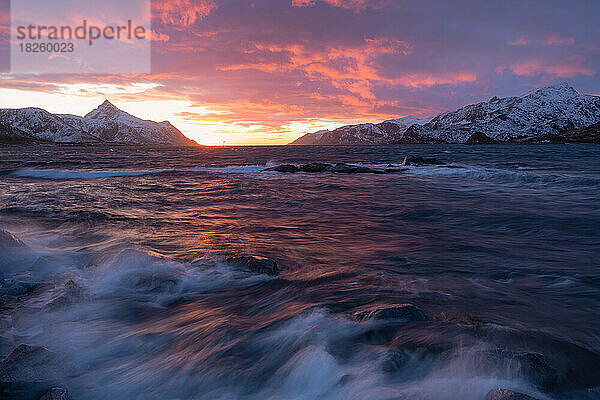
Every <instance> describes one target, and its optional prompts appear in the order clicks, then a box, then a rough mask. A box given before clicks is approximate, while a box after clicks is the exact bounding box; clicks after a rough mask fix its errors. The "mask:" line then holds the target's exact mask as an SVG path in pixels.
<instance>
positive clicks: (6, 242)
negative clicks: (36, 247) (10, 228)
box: [0, 229, 26, 250]
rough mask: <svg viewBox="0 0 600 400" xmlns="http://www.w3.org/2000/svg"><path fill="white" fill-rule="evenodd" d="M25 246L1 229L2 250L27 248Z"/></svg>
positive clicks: (0, 243)
mask: <svg viewBox="0 0 600 400" xmlns="http://www.w3.org/2000/svg"><path fill="white" fill-rule="evenodd" d="M25 247H26V246H25V244H24V243H23V242H22V241H21V240H19V238H17V237H16V236H15V235H13V234H12V233H10V232H7V231H5V230H2V229H0V250H5V249H18V248H25Z"/></svg>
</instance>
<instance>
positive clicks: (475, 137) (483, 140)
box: [465, 132, 499, 144]
mask: <svg viewBox="0 0 600 400" xmlns="http://www.w3.org/2000/svg"><path fill="white" fill-rule="evenodd" d="M465 143H466V144H495V143H499V142H498V141H496V140H494V139H492V138H491V137H489V136H487V135H486V134H485V133H483V132H475V133H474V134H472V135H471V136H469V138H468V139H467V141H466V142H465Z"/></svg>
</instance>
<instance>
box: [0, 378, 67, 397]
mask: <svg viewBox="0 0 600 400" xmlns="http://www.w3.org/2000/svg"><path fill="white" fill-rule="evenodd" d="M50 388H52V384H50V383H48V382H1V381H0V399H2V400H40V399H41V398H42V396H44V395H45V394H46V393H48V390H50ZM65 399H66V398H65Z"/></svg>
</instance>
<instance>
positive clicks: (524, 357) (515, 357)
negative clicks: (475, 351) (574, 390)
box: [483, 349, 558, 390]
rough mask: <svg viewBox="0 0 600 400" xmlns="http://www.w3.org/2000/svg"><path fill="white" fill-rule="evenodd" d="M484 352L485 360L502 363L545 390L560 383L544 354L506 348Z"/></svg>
mask: <svg viewBox="0 0 600 400" xmlns="http://www.w3.org/2000/svg"><path fill="white" fill-rule="evenodd" d="M483 354H484V357H485V361H492V362H493V363H494V364H495V365H498V364H500V365H501V368H502V369H503V370H505V371H507V372H509V373H512V374H513V375H514V376H515V377H519V378H523V379H526V380H527V381H529V382H531V383H533V384H535V385H536V386H538V387H540V388H542V389H544V390H551V389H553V388H555V387H556V385H557V383H558V374H557V372H556V370H555V369H554V368H553V367H552V366H551V365H550V364H549V363H548V361H547V360H546V357H544V355H543V354H540V353H531V352H514V351H509V350H504V349H496V350H491V351H486V352H484V353H483Z"/></svg>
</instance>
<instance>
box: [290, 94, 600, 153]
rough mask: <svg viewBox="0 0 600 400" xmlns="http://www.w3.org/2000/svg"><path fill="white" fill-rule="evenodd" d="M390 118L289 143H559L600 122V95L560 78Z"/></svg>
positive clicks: (324, 132) (572, 139)
mask: <svg viewBox="0 0 600 400" xmlns="http://www.w3.org/2000/svg"><path fill="white" fill-rule="evenodd" d="M407 118H408V117H407ZM400 120H402V119H400ZM392 121H398V120H391V121H385V122H382V123H379V124H359V125H348V126H343V127H340V128H337V129H335V130H333V131H320V132H315V133H309V134H306V135H304V136H302V137H300V138H298V139H297V140H295V141H294V142H292V143H290V144H295V145H296V144H317V145H344V144H353V145H363V144H404V143H513V142H536V141H539V142H542V141H543V142H546V141H548V142H563V141H565V140H561V135H562V134H563V133H565V132H568V131H571V134H570V135H571V136H570V139H569V140H567V141H570V142H573V141H577V137H576V136H573V133H572V132H575V131H576V130H578V129H582V128H586V127H588V126H591V125H593V124H596V123H598V122H600V97H598V96H591V95H581V94H579V93H578V92H577V91H576V90H575V89H574V88H573V87H571V86H570V85H569V84H567V83H561V84H558V85H554V86H547V87H543V88H540V89H536V90H533V91H531V92H529V93H527V94H525V95H523V96H518V97H506V98H502V99H500V98H498V97H494V98H492V99H491V100H489V101H487V102H481V103H477V104H471V105H467V106H465V107H462V108H460V109H458V110H456V111H452V112H447V113H443V114H440V115H438V116H436V117H435V118H433V119H431V120H430V121H424V122H419V121H417V122H415V123H413V124H411V125H410V126H406V124H405V125H404V126H406V128H403V126H402V125H401V124H394V123H391V122H392ZM408 121H410V120H406V122H408ZM585 137H589V135H588V136H585ZM485 138H487V139H485ZM581 138H582V139H581V140H582V141H585V140H586V139H585V138H584V137H583V136H582V137H581ZM469 139H471V140H469ZM474 139H477V140H474Z"/></svg>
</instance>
